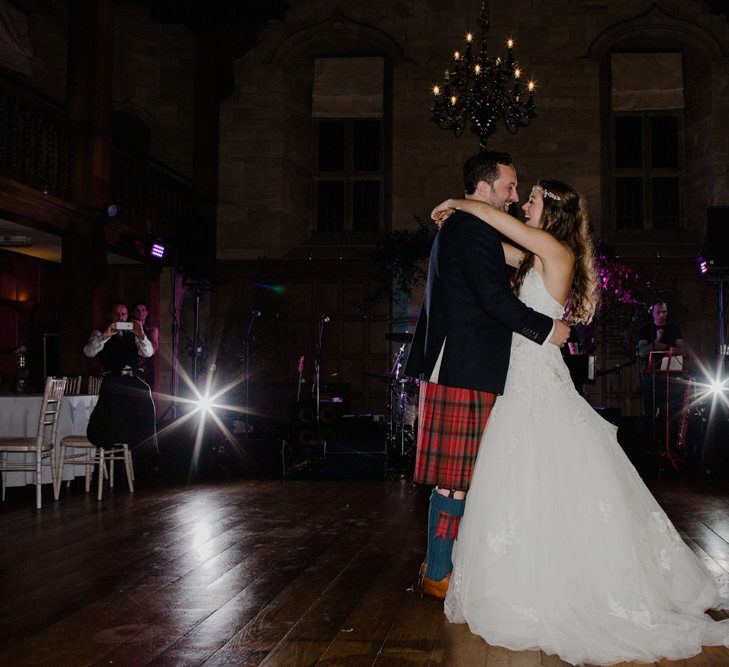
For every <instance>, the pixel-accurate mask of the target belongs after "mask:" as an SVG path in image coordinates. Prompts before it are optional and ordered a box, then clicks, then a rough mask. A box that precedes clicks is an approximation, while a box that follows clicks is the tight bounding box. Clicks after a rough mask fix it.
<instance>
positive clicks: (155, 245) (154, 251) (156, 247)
mask: <svg viewBox="0 0 729 667" xmlns="http://www.w3.org/2000/svg"><path fill="white" fill-rule="evenodd" d="M149 254H150V255H151V256H152V257H154V258H156V259H164V257H165V247H164V245H162V243H161V242H159V241H153V242H152V245H151V247H150V249H149Z"/></svg>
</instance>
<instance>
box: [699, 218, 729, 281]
mask: <svg viewBox="0 0 729 667" xmlns="http://www.w3.org/2000/svg"><path fill="white" fill-rule="evenodd" d="M704 254H705V258H706V261H707V262H708V263H709V267H710V268H712V269H717V268H729V206H714V207H711V208H708V209H706V247H705V248H704Z"/></svg>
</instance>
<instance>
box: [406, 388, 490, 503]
mask: <svg viewBox="0 0 729 667" xmlns="http://www.w3.org/2000/svg"><path fill="white" fill-rule="evenodd" d="M495 400H496V394H493V393H491V392H488V391H476V390H475V389H461V388H458V387H446V386H445V385H442V384H434V383H432V382H421V383H420V403H419V408H418V444H417V451H416V455H415V472H414V474H413V479H414V480H415V481H416V482H418V483H420V484H434V485H437V486H439V487H441V488H443V489H452V490H454V491H468V487H469V486H470V485H471V476H472V475H473V466H474V464H475V463H476V455H477V454H478V448H479V445H480V444H481V436H482V435H483V431H484V428H486V422H487V421H488V418H489V415H490V414H491V409H492V408H493V406H494V401H495Z"/></svg>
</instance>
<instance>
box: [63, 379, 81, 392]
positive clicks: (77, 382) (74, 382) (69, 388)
mask: <svg viewBox="0 0 729 667" xmlns="http://www.w3.org/2000/svg"><path fill="white" fill-rule="evenodd" d="M81 380H82V378H81V376H80V375H77V376H76V377H69V378H66V389H65V391H64V394H65V395H66V396H78V395H79V394H80V393H81Z"/></svg>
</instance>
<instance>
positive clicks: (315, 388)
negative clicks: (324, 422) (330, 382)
mask: <svg viewBox="0 0 729 667" xmlns="http://www.w3.org/2000/svg"><path fill="white" fill-rule="evenodd" d="M328 321H329V318H328V317H327V316H326V315H319V333H318V335H317V339H316V348H315V349H314V378H313V381H312V386H311V393H312V394H313V396H314V401H315V403H316V440H317V442H319V443H320V442H321V421H320V419H319V412H320V408H321V386H320V384H321V349H322V346H323V344H324V325H325V324H326V323H327V322H328Z"/></svg>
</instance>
